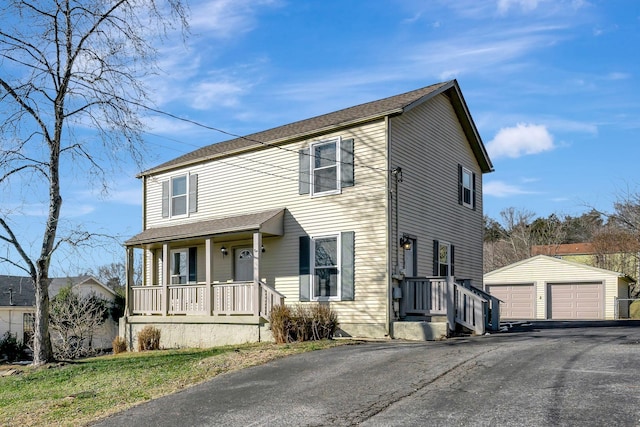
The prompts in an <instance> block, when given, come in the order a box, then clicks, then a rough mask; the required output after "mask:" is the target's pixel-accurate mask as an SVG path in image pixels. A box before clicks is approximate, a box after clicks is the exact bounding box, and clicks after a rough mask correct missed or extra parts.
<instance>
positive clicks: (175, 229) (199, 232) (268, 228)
mask: <svg viewBox="0 0 640 427" xmlns="http://www.w3.org/2000/svg"><path fill="white" fill-rule="evenodd" d="M256 231H258V232H261V233H264V234H266V235H270V236H282V235H283V234H284V209H272V210H268V211H263V212H257V213H251V214H245V215H236V216H231V217H226V218H219V219H212V220H208V221H198V222H192V223H188V224H179V225H172V226H168V227H156V228H148V229H146V230H144V231H143V232H141V233H139V234H136V235H135V236H133V237H132V238H130V239H129V240H127V241H126V242H125V243H124V244H125V246H142V245H149V244H153V243H160V242H169V241H176V240H186V239H194V238H202V237H207V236H215V235H222V234H230V233H241V232H256Z"/></svg>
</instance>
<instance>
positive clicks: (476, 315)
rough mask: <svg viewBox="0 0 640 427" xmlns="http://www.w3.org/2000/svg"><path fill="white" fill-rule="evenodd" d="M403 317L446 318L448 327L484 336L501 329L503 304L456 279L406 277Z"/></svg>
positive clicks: (401, 311) (403, 294)
mask: <svg viewBox="0 0 640 427" xmlns="http://www.w3.org/2000/svg"><path fill="white" fill-rule="evenodd" d="M400 315H401V317H402V318H404V317H405V316H416V315H417V316H434V315H435V316H443V315H446V316H447V321H448V322H449V328H451V329H453V325H455V324H456V323H458V324H460V325H463V326H465V327H467V328H469V329H471V330H473V331H475V332H476V333H477V334H479V335H481V334H484V333H485V331H486V330H487V329H491V330H497V329H498V327H499V323H500V301H499V300H498V299H497V298H495V297H493V296H491V295H489V294H487V293H486V292H484V291H483V290H481V289H478V288H475V287H473V286H471V285H470V284H469V283H468V282H466V281H465V282H462V283H456V282H454V279H453V277H421V278H406V279H405V280H404V281H403V282H402V301H401V305H400Z"/></svg>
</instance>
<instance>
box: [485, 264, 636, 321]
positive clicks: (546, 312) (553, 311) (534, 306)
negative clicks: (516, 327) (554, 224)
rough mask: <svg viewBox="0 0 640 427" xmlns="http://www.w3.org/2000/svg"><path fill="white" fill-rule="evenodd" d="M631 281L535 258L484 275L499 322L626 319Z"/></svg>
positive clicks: (574, 265)
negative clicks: (496, 304)
mask: <svg viewBox="0 0 640 427" xmlns="http://www.w3.org/2000/svg"><path fill="white" fill-rule="evenodd" d="M631 283H632V280H631V279H630V278H629V277H627V276H624V275H623V274H621V273H618V272H615V271H609V270H604V269H601V268H597V267H591V266H587V265H584V264H580V263H576V262H572V261H567V260H564V259H559V258H555V257H550V256H547V255H537V256H534V257H531V258H528V259H525V260H523V261H519V262H516V263H514V264H511V265H508V266H506V267H502V268H500V269H497V270H494V271H492V272H489V273H486V274H485V275H484V287H485V291H487V292H489V293H490V294H491V295H493V296H495V297H497V298H499V299H500V300H501V301H502V303H501V304H500V310H501V312H500V316H501V318H502V319H512V320H516V319H554V320H577V319H582V320H599V319H614V318H626V317H628V301H617V300H618V299H627V298H628V297H629V286H630V285H631Z"/></svg>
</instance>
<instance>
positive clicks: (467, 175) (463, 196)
mask: <svg viewBox="0 0 640 427" xmlns="http://www.w3.org/2000/svg"><path fill="white" fill-rule="evenodd" d="M458 203H459V204H461V205H463V206H466V207H468V208H470V209H475V208H476V174H475V173H473V172H472V171H471V170H469V169H467V168H465V167H464V166H462V165H458Z"/></svg>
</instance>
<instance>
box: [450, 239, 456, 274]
mask: <svg viewBox="0 0 640 427" xmlns="http://www.w3.org/2000/svg"><path fill="white" fill-rule="evenodd" d="M455 254H456V253H455V247H454V246H453V245H449V274H450V275H451V276H455V271H454V260H455V259H456V257H455Z"/></svg>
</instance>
